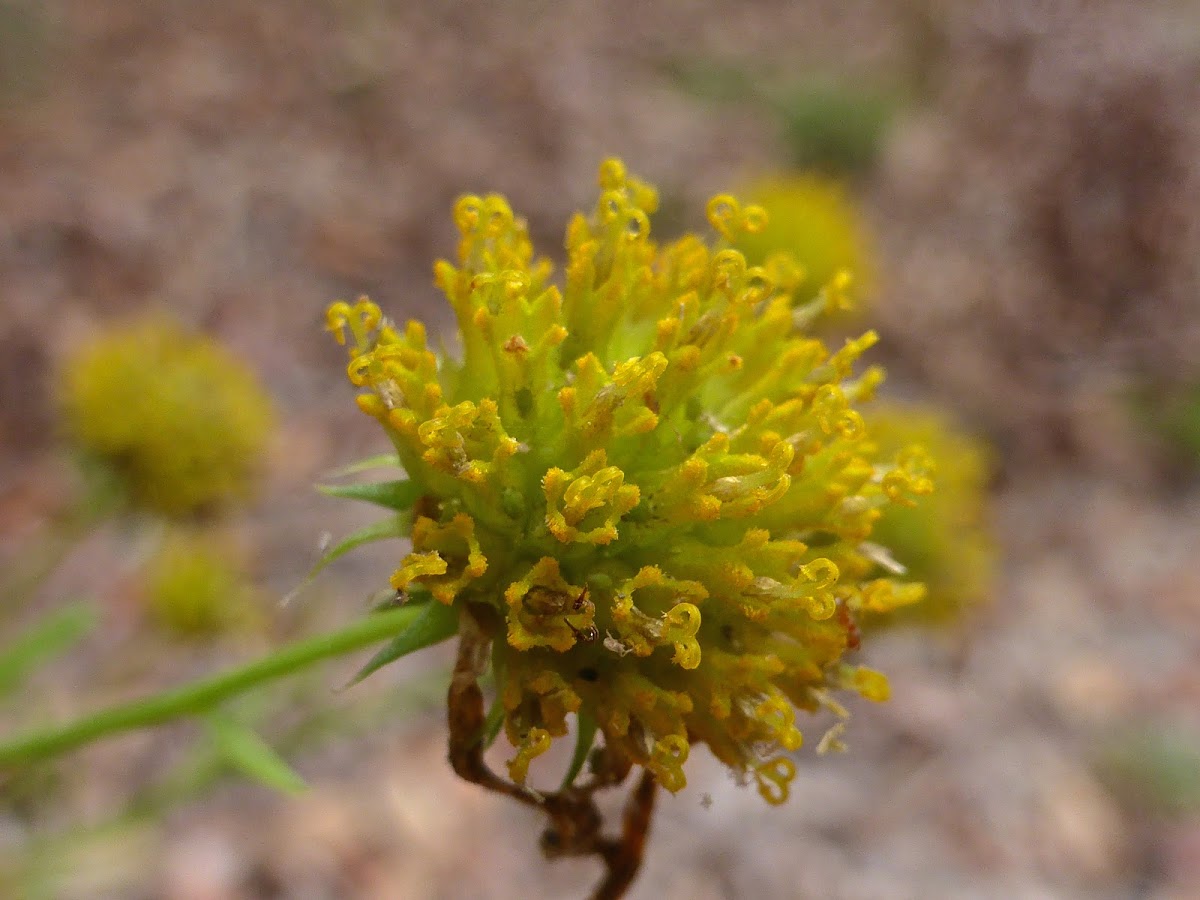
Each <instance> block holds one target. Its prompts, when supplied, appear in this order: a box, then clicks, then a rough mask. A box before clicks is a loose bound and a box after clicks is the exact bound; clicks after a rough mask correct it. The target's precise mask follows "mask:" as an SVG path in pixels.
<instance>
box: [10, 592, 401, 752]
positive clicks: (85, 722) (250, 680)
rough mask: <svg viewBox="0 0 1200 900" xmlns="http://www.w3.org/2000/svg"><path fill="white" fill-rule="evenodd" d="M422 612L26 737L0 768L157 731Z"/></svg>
mask: <svg viewBox="0 0 1200 900" xmlns="http://www.w3.org/2000/svg"><path fill="white" fill-rule="evenodd" d="M422 608H423V604H418V605H413V606H402V607H400V608H399V609H394V610H388V611H386V612H380V613H375V614H373V615H371V616H368V617H367V618H365V619H362V620H361V621H358V622H355V623H354V624H352V625H348V626H346V627H345V628H343V629H341V630H340V631H335V632H332V633H329V634H322V635H318V636H317V637H312V638H308V639H307V640H303V641H299V642H298V643H295V644H292V645H291V646H289V647H284V648H283V649H282V650H279V651H277V652H275V653H272V654H271V655H270V656H266V657H264V658H262V659H260V660H257V661H255V662H252V663H249V664H247V665H245V666H241V667H240V668H237V669H231V670H230V671H228V672H224V673H222V674H220V675H214V676H212V677H210V678H205V679H202V680H200V681H196V682H193V683H191V684H188V685H185V686H184V687H181V688H175V689H174V690H169V691H164V692H163V693H161V694H155V695H154V696H151V697H146V698H144V699H141V700H134V701H132V702H130V703H123V704H120V705H117V706H110V707H109V708H108V709H102V710H100V711H99V712H96V713H93V714H92V715H90V716H85V717H84V718H82V719H77V720H75V721H74V722H69V723H67V724H66V725H60V726H57V727H51V728H45V729H39V730H35V731H31V732H27V733H26V734H23V735H20V736H18V737H16V738H14V739H12V740H9V741H4V742H3V743H0V767H5V768H12V767H16V766H19V765H22V764H28V763H32V762H37V761H40V760H44V759H47V758H49V757H51V756H56V755H58V754H60V753H66V752H67V751H69V750H74V749H75V748H77V747H81V746H83V745H84V744H87V743H90V742H91V741H95V740H98V739H100V738H103V737H107V736H109V735H112V734H117V733H119V732H122V731H131V730H133V729H136V728H146V727H149V726H153V725H160V724H162V723H163V722H167V721H170V720H171V719H176V718H179V717H181V716H188V715H194V714H196V713H199V712H204V711H206V710H209V709H211V708H212V707H214V706H216V705H217V704H218V703H221V702H222V701H224V700H227V699H229V698H230V697H233V696H235V695H237V694H241V693H244V692H245V691H247V690H250V689H251V688H253V687H256V686H257V685H260V684H263V683H264V682H267V681H272V680H274V679H276V678H283V677H284V676H286V675H290V674H291V673H293V672H295V671H297V670H299V669H303V668H305V667H307V666H310V665H312V664H313V663H316V662H319V661H320V660H323V659H329V658H331V657H334V656H342V655H343V654H346V653H351V652H353V651H355V650H360V649H362V648H363V647H368V646H370V645H371V644H374V643H376V642H378V641H381V640H383V639H385V638H389V637H392V636H394V635H396V634H398V633H399V632H401V631H403V630H404V629H405V628H407V627H408V626H409V625H410V624H411V623H412V620H413V619H415V618H416V617H417V615H419V614H420V613H421V611H422Z"/></svg>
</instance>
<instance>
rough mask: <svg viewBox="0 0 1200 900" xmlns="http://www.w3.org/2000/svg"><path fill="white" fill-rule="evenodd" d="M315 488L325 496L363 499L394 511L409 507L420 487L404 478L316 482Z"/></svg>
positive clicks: (414, 500) (414, 501) (417, 494)
mask: <svg viewBox="0 0 1200 900" xmlns="http://www.w3.org/2000/svg"><path fill="white" fill-rule="evenodd" d="M317 490H318V491H320V492H321V493H322V494H324V495H325V496H327V497H345V498H347V499H350V500H365V501H366V502H367V503H374V504H375V505H376V506H382V507H383V508H384V509H394V510H396V512H400V511H401V510H405V509H410V508H411V507H412V505H413V504H414V503H416V502H417V498H418V497H420V496H421V489H420V488H419V487H417V485H416V484H415V483H414V482H412V481H408V480H407V479H404V478H399V479H397V480H395V481H376V482H373V483H371V484H318V485H317Z"/></svg>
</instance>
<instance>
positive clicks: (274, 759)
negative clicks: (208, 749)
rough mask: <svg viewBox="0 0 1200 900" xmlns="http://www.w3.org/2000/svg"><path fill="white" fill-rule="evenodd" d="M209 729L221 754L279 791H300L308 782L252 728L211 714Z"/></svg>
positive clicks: (240, 768) (245, 771)
mask: <svg viewBox="0 0 1200 900" xmlns="http://www.w3.org/2000/svg"><path fill="white" fill-rule="evenodd" d="M208 729H209V733H210V734H211V735H212V738H213V742H214V743H215V744H216V746H217V749H218V750H219V751H220V753H221V755H222V756H224V757H225V759H226V760H227V761H228V762H229V763H230V764H231V765H232V766H233V767H234V768H236V769H237V770H238V771H239V772H241V773H242V774H243V775H245V776H246V777H248V778H251V779H253V780H254V781H257V782H258V783H259V784H262V785H265V786H266V787H269V788H271V789H273V790H276V791H281V792H282V793H285V794H298V793H300V792H301V791H303V790H305V789H306V788H307V787H308V785H306V784H305V783H304V779H303V778H301V777H300V776H299V775H297V774H296V772H295V770H294V769H292V767H291V766H289V765H288V764H287V763H286V762H284V761H283V758H282V757H280V755H279V754H278V753H276V752H275V751H274V750H272V749H271V747H270V746H269V745H268V744H267V742H266V741H264V740H263V739H262V738H260V737H259V736H258V735H257V734H255V733H254V732H253V731H252V730H251V729H250V728H248V727H246V726H245V725H242V724H241V723H239V722H236V721H234V720H233V719H231V718H229V717H228V716H224V715H219V714H213V715H210V716H209V717H208Z"/></svg>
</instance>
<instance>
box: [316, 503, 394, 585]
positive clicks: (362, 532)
mask: <svg viewBox="0 0 1200 900" xmlns="http://www.w3.org/2000/svg"><path fill="white" fill-rule="evenodd" d="M404 531H405V527H404V522H402V521H401V520H400V517H398V516H391V517H389V518H386V519H381V520H380V521H378V522H372V523H371V524H370V525H367V526H365V527H363V528H360V529H359V530H358V531H356V532H354V534H352V535H350V536H349V537H346V538H343V539H342V540H340V541H339V542H338V543H336V544H334V545H333V546H332V547H330V548H329V549H328V550H326V551H325V555H324V556H322V557H321V558H320V559H319V560H318V561H317V564H316V565H315V566H313V567H312V570H311V571H310V572H309V573H308V578H306V579H305V583H306V584H307V583H308V582H309V581H312V580H313V578H315V577H316V576H317V574H318V573H319V572H321V571H322V570H323V569H324V568H325V567H326V566H328V565H329V564H330V563H332V562H333V561H334V560H338V559H341V558H342V557H343V556H345V555H346V554H347V553H349V552H350V551H351V550H355V549H357V548H358V547H361V546H363V545H364V544H370V543H373V542H375V541H385V540H387V539H388V538H398V537H403V536H404Z"/></svg>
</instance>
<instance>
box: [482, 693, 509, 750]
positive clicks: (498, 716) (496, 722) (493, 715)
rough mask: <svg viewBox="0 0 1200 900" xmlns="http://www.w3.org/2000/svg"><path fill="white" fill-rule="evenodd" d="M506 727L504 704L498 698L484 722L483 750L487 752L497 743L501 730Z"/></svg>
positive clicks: (493, 702)
mask: <svg viewBox="0 0 1200 900" xmlns="http://www.w3.org/2000/svg"><path fill="white" fill-rule="evenodd" d="M503 726H504V704H503V703H501V702H500V698H499V697H497V698H496V699H495V700H493V701H492V708H491V709H489V710H488V714H487V718H486V719H484V720H483V735H482V737H481V740H482V741H483V749H484V750H487V749H488V748H489V747H490V746H492V744H494V743H496V738H498V737H499V736H500V729H501V728H502V727H503Z"/></svg>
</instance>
